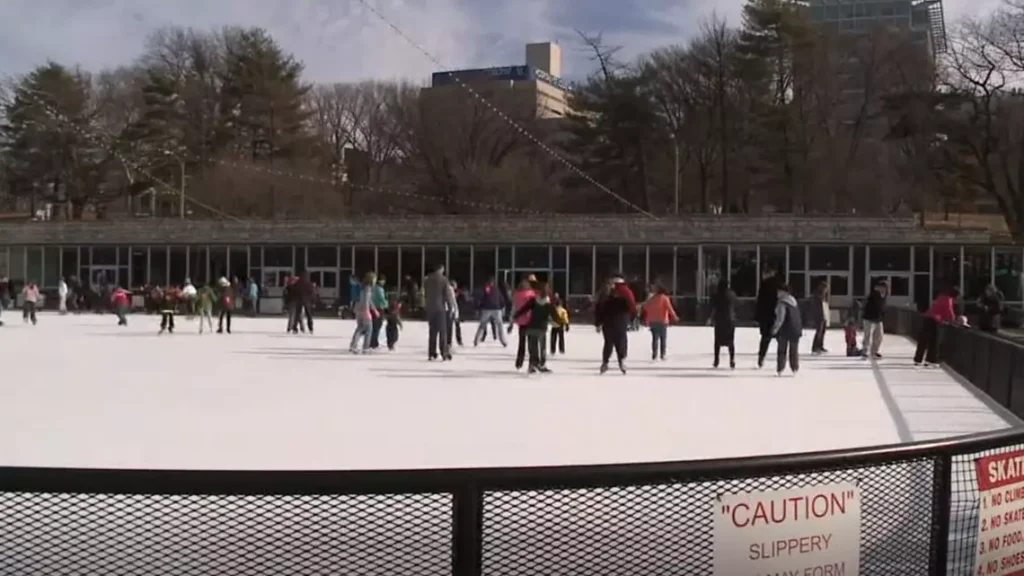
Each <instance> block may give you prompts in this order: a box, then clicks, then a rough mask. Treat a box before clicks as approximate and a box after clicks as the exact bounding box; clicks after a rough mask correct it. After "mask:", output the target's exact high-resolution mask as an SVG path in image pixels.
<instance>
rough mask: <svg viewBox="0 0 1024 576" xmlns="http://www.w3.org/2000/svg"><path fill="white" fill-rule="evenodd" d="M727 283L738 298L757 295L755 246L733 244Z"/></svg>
mask: <svg viewBox="0 0 1024 576" xmlns="http://www.w3.org/2000/svg"><path fill="white" fill-rule="evenodd" d="M729 284H730V286H731V288H732V289H733V291H734V292H736V295H737V296H739V297H740V298H753V297H754V296H757V248H755V247H753V246H734V247H733V248H732V269H731V270H730V271H729Z"/></svg>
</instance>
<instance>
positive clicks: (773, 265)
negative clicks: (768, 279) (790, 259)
mask: <svg viewBox="0 0 1024 576" xmlns="http://www.w3.org/2000/svg"><path fill="white" fill-rule="evenodd" d="M758 267H759V269H760V270H761V276H762V277H763V276H764V275H765V274H767V273H768V272H769V271H771V272H774V273H775V275H776V276H778V277H779V278H782V280H783V281H785V280H786V272H787V270H786V247H785V246H761V261H760V262H758Z"/></svg>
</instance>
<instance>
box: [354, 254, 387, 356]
mask: <svg viewBox="0 0 1024 576" xmlns="http://www.w3.org/2000/svg"><path fill="white" fill-rule="evenodd" d="M376 283H377V275H376V274H374V273H373V272H367V273H366V277H365V278H363V285H362V286H361V287H360V289H359V300H357V301H355V302H353V303H352V313H353V314H354V315H355V317H356V329H355V331H354V332H352V342H351V343H350V344H349V346H348V350H349V352H351V353H353V354H359V353H363V354H365V353H367V352H369V351H370V334H371V333H372V332H373V319H374V318H376V317H377V316H378V315H380V311H378V310H377V308H375V307H374V305H373V286H374V284H376ZM360 340H362V341H363V342H362V348H360V344H359V341H360Z"/></svg>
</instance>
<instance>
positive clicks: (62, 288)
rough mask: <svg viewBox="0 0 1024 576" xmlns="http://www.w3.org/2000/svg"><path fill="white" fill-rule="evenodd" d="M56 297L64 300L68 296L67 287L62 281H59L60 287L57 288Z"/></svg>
mask: <svg viewBox="0 0 1024 576" xmlns="http://www.w3.org/2000/svg"><path fill="white" fill-rule="evenodd" d="M57 295H58V296H60V297H61V298H64V297H65V296H67V295H68V285H67V283H66V282H64V281H63V280H61V281H60V285H59V286H57Z"/></svg>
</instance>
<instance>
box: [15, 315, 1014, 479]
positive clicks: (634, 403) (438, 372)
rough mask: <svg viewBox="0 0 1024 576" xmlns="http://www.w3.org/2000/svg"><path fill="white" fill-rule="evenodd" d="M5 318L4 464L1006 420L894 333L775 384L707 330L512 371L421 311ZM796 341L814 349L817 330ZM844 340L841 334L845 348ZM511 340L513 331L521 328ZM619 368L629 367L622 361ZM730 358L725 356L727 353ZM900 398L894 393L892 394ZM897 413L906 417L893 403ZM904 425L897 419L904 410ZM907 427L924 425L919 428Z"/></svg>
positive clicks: (263, 460)
mask: <svg viewBox="0 0 1024 576" xmlns="http://www.w3.org/2000/svg"><path fill="white" fill-rule="evenodd" d="M4 320H6V321H7V325H6V326H4V327H3V328H0V348H2V350H3V353H2V354H3V356H2V358H3V361H4V378H3V379H2V380H0V437H3V438H5V441H4V442H3V443H0V465H4V466H47V467H50V466H52V467H90V468H151V469H238V470H246V469H253V470H261V469H302V470H314V469H338V470H341V469H348V470H356V469H363V470H365V469H411V468H437V467H459V468H462V467H491V466H547V465H568V464H605V463H626V462H644V461H672V460H692V459H707V458H724V457H738V456H751V455H757V454H768V453H792V452H801V451H811V450H826V449H837V448H848V447H854V446H863V445H873V444H888V443H895V442H900V441H908V440H912V439H921V438H925V437H934V436H935V435H936V434H939V435H955V434H961V433H967V432H975V431H981V430H991V429H997V428H1002V427H1005V426H1007V425H1008V424H1007V422H1006V420H1004V419H1003V417H1001V416H999V415H997V414H994V413H992V411H991V410H989V409H988V408H987V407H986V406H985V404H984V403H982V402H981V401H980V400H978V399H977V398H976V397H975V396H974V395H972V394H970V393H969V392H967V391H966V390H965V389H964V387H963V386H961V385H960V384H959V383H958V382H957V381H956V380H954V379H953V378H952V377H951V376H949V375H947V374H946V373H945V372H943V371H941V370H932V371H915V370H913V369H912V367H910V360H909V356H910V354H911V353H912V346H911V344H910V343H909V342H908V341H906V340H904V339H900V338H895V337H887V339H886V340H885V343H884V345H883V352H885V353H886V357H885V358H884V359H883V360H881V361H880V362H878V363H875V362H868V361H862V360H859V359H847V358H845V357H841V354H836V353H833V354H830V355H828V356H823V357H812V356H810V355H809V354H804V356H803V358H802V361H803V366H802V370H801V371H800V374H799V375H798V376H796V377H793V376H784V377H781V378H779V377H776V376H775V374H774V369H773V365H774V360H775V358H774V345H773V346H772V350H771V352H770V353H769V359H768V364H767V365H766V367H765V368H764V369H763V370H757V369H756V367H755V359H756V357H755V353H756V346H757V337H758V335H757V332H756V331H755V330H752V329H739V330H737V349H738V351H739V355H738V357H737V369H736V370H735V371H731V370H729V369H728V368H719V369H717V370H715V369H712V368H711V341H712V332H711V329H710V328H678V327H677V328H672V329H671V330H670V331H669V337H668V345H669V357H668V360H667V361H665V362H660V361H659V362H652V361H651V358H650V340H649V334H648V333H647V332H646V331H641V332H636V333H632V334H631V335H630V353H631V356H630V359H629V361H628V367H629V373H628V374H627V375H621V374H619V373H618V372H617V371H615V369H614V368H613V369H612V371H610V372H609V373H607V374H605V375H598V373H597V368H598V364H599V355H600V348H601V339H600V335H599V334H596V333H595V331H594V329H593V328H592V327H588V326H582V325H580V326H575V327H573V328H572V330H571V331H570V332H569V333H568V335H567V337H566V344H567V354H566V355H564V356H555V357H552V358H551V359H550V362H549V365H550V367H551V368H552V370H553V371H554V373H553V374H550V375H536V376H526V375H525V374H523V373H522V372H517V371H516V370H515V368H514V367H513V356H514V345H512V346H510V347H509V348H508V349H504V348H502V347H501V346H500V345H499V344H498V343H496V342H494V341H493V340H488V341H487V342H486V343H484V344H482V345H481V346H480V347H478V348H473V347H472V346H471V343H472V342H471V340H472V333H473V331H474V330H475V327H476V326H475V323H471V322H466V323H464V328H463V337H464V338H466V340H467V342H466V343H467V344H470V346H467V347H463V348H459V347H456V348H455V360H454V361H453V362H451V363H440V362H427V360H426V326H425V325H424V324H422V323H418V322H407V323H406V327H405V330H404V331H403V332H402V334H401V340H400V342H399V344H398V349H397V350H396V351H395V352H391V353H388V352H380V353H377V354H372V355H364V356H359V355H351V354H349V352H348V351H347V349H348V343H349V338H350V336H351V332H352V328H353V324H352V322H349V321H341V320H335V319H323V320H319V319H318V320H317V325H316V334H315V336H310V335H298V336H291V335H287V334H285V330H284V328H285V326H284V324H285V321H284V319H283V318H260V319H250V318H245V317H236V318H235V322H234V326H233V328H234V334H231V335H216V334H207V335H203V336H200V335H199V334H198V333H197V331H198V323H197V322H195V321H192V322H189V321H186V320H185V319H184V318H181V317H179V319H178V330H177V332H176V333H175V334H174V335H164V336H157V329H158V328H157V327H158V323H159V319H158V317H155V316H144V315H135V316H132V317H131V318H130V319H129V326H128V327H127V328H119V327H117V326H116V325H115V324H116V320H115V319H114V318H113V317H112V316H93V315H83V316H64V317H60V316H56V315H42V316H41V317H40V321H39V325H38V326H35V327H32V326H27V325H23V324H22V323H21V321H20V318H14V317H13V315H11V314H5V315H4ZM807 336H808V337H806V338H804V339H803V341H802V342H801V349H802V350H803V351H804V352H806V351H807V348H809V346H810V340H811V339H810V337H809V336H810V333H808V334H807ZM840 339H841V335H840V334H839V333H830V334H829V340H830V341H831V343H832V344H834V349H835V351H839V349H840ZM512 342H514V335H513V336H512ZM613 364H614V362H613ZM723 364H724V365H727V360H726V358H725V351H724V350H723ZM887 395H888V396H889V397H891V398H892V399H893V402H890V403H889V404H887V402H886V400H887ZM890 404H895V405H896V407H897V408H898V410H896V412H895V413H894V412H893V410H891V409H890ZM901 420H902V421H901ZM908 433H909V435H908Z"/></svg>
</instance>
